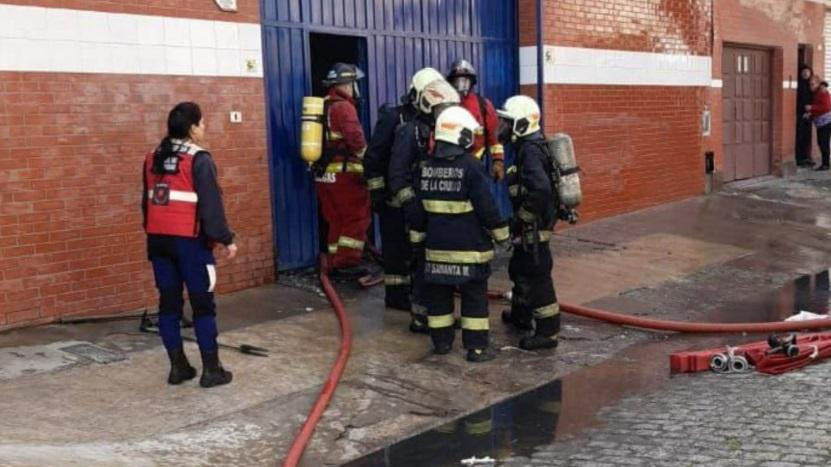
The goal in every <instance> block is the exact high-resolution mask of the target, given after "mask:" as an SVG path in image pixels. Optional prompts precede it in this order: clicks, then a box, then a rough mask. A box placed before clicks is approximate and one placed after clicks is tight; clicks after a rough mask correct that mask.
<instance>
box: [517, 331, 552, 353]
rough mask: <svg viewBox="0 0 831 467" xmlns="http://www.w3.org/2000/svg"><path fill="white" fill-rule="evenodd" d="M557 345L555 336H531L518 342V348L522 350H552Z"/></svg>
mask: <svg viewBox="0 0 831 467" xmlns="http://www.w3.org/2000/svg"><path fill="white" fill-rule="evenodd" d="M557 344H558V341H557V336H541V335H539V334H535V335H533V336H527V337H523V338H522V339H520V340H519V348H520V349H522V350H538V349H553V348H556V347H557Z"/></svg>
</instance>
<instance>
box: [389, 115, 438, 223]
mask: <svg viewBox="0 0 831 467" xmlns="http://www.w3.org/2000/svg"><path fill="white" fill-rule="evenodd" d="M432 138H433V129H432V126H431V123H430V121H429V117H428V116H426V115H424V114H423V113H418V114H417V115H416V117H415V118H413V119H412V120H410V121H409V122H407V123H405V124H404V125H401V126H399V127H398V130H397V131H396V133H395V142H394V143H393V146H392V153H391V155H390V164H389V171H388V174H387V175H388V177H387V179H388V182H389V190H390V193H391V194H392V202H391V204H392V205H393V206H401V207H403V208H404V211H405V214H406V215H407V217H408V218H411V217H413V216H415V215H417V214H418V212H417V211H418V210H417V209H414V208H413V206H415V201H416V191H415V187H416V183H417V181H418V169H419V167H420V166H421V164H422V163H423V162H424V161H426V160H427V158H428V157H429V156H430V150H431V146H432V144H433V143H432Z"/></svg>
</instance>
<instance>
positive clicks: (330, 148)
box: [313, 63, 371, 275]
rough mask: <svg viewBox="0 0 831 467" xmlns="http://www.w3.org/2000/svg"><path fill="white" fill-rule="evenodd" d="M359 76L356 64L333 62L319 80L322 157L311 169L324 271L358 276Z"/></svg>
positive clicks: (361, 213)
mask: <svg viewBox="0 0 831 467" xmlns="http://www.w3.org/2000/svg"><path fill="white" fill-rule="evenodd" d="M363 77H364V73H363V72H362V71H361V70H360V68H358V67H357V66H355V65H352V64H348V63H336V64H335V65H334V66H332V69H331V70H329V73H328V74H327V75H326V78H325V79H324V80H323V84H324V85H326V86H327V87H328V92H327V95H326V100H325V104H324V106H325V110H324V113H325V116H324V118H325V122H326V123H325V125H326V130H325V135H324V147H323V157H321V159H320V160H319V161H318V162H316V163H315V164H314V166H313V169H314V171H315V175H316V178H315V182H316V183H315V187H316V190H317V199H318V202H319V203H320V210H321V213H322V214H323V219H324V221H325V222H326V225H327V234H326V235H327V243H328V253H329V254H328V257H327V259H328V267H329V269H331V270H333V271H335V272H344V273H349V274H356V275H362V274H364V273H365V272H366V271H365V270H364V269H363V268H362V267H361V261H362V259H363V252H364V245H365V243H366V235H367V229H369V225H370V223H371V216H370V200H369V191H368V190H367V186H366V182H365V181H364V179H363V171H364V167H363V164H362V159H363V157H364V152H365V151H366V139H365V138H364V130H363V127H361V122H360V120H359V119H358V109H357V99H358V97H359V94H358V86H357V82H358V80H359V79H361V78H363Z"/></svg>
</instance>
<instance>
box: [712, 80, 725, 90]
mask: <svg viewBox="0 0 831 467" xmlns="http://www.w3.org/2000/svg"><path fill="white" fill-rule="evenodd" d="M710 87H711V88H718V89H721V88H723V87H724V81H722V80H720V79H713V80H712V81H710Z"/></svg>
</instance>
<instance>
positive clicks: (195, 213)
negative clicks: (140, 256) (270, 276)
mask: <svg viewBox="0 0 831 467" xmlns="http://www.w3.org/2000/svg"><path fill="white" fill-rule="evenodd" d="M204 137H205V121H204V120H203V119H202V111H201V110H200V108H199V106H198V105H197V104H195V103H193V102H182V103H180V104H179V105H177V106H176V107H174V108H173V110H171V111H170V114H169V115H168V118H167V136H165V138H164V139H163V140H162V142H161V144H159V146H158V147H157V148H156V149H155V150H153V151H150V152H149V153H148V154H147V157H146V158H145V161H144V167H143V174H144V189H143V190H142V192H143V195H142V203H141V205H142V211H143V214H144V229H145V231H146V232H147V255H148V257H149V259H150V261H151V262H152V263H153V273H154V276H155V278H156V287H157V288H158V289H159V335H160V336H161V338H162V342H163V343H164V347H165V349H166V350H167V354H168V357H169V358H170V374H169V375H168V378H167V382H168V383H170V384H181V383H183V382H185V381H187V380H189V379H192V378H194V377H196V369H195V368H193V367H192V366H190V363H189V362H188V359H187V357H186V356H185V352H184V349H183V346H182V334H181V320H182V311H183V308H184V299H183V298H182V293H183V291H184V287H183V285H184V286H187V289H188V296H189V298H190V304H191V308H192V309H193V327H194V331H195V333H196V340H197V343H198V344H199V352H200V353H201V354H202V378H201V379H200V380H199V384H200V385H201V386H202V387H205V388H209V387H212V386H218V385H222V384H228V383H230V382H231V379H232V376H233V375H232V374H231V372H230V371H226V370H225V369H224V368H223V367H222V364H221V363H220V362H219V346H218V345H217V341H216V338H217V333H218V332H217V326H216V303H215V302H214V286H215V285H216V270H215V267H214V264H215V261H214V255H213V247H214V245H216V244H219V245H222V246H223V247H224V248H225V252H226V256H227V258H228V259H229V260H231V259H234V257H236V255H237V246H236V244H235V243H234V232H232V231H231V229H230V228H229V227H228V221H227V220H226V218H225V208H224V206H223V203H222V191H221V190H220V188H219V183H218V182H217V175H216V166H215V165H214V162H213V159H212V158H211V155H210V153H209V152H208V151H206V150H204V149H202V148H201V147H199V146H198V144H199V143H201V142H202V140H203V139H204Z"/></svg>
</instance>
